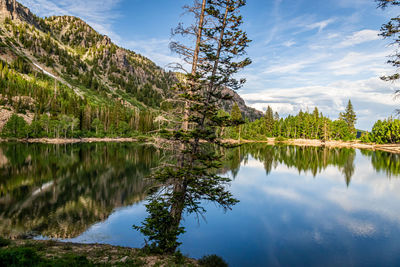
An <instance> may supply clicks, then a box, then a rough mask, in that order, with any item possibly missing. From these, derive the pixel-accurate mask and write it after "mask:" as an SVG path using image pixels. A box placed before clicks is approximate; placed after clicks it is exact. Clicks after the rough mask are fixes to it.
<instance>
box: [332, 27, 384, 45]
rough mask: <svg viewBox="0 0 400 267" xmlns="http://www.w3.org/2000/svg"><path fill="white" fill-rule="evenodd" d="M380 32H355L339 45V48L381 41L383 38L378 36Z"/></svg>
mask: <svg viewBox="0 0 400 267" xmlns="http://www.w3.org/2000/svg"><path fill="white" fill-rule="evenodd" d="M378 34H379V31H375V30H362V31H358V32H354V33H353V34H352V35H350V36H348V37H347V38H346V39H345V40H344V41H343V42H341V43H340V44H339V47H348V46H354V45H358V44H362V43H365V42H369V41H374V40H379V39H381V37H379V36H378Z"/></svg>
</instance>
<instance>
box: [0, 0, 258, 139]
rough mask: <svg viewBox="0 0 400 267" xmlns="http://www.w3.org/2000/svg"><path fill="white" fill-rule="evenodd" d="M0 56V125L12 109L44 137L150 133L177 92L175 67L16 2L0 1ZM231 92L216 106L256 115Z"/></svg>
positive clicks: (76, 22)
mask: <svg viewBox="0 0 400 267" xmlns="http://www.w3.org/2000/svg"><path fill="white" fill-rule="evenodd" d="M0 60H1V62H0V76H1V81H0V95H1V97H0V100H1V102H0V105H1V106H0V107H1V111H0V128H2V126H3V125H4V124H5V122H6V121H7V120H8V118H9V117H10V116H11V114H13V113H14V112H16V113H19V115H20V116H21V117H24V119H25V121H27V122H29V123H31V122H33V123H37V124H38V125H37V126H38V131H41V132H42V133H43V132H46V135H50V133H52V135H54V136H60V135H62V134H65V136H66V135H74V128H75V130H77V132H78V133H79V132H90V131H92V132H96V134H99V133H100V132H102V133H105V134H109V133H115V134H123V133H126V132H128V131H130V130H134V131H142V132H147V131H150V130H151V129H152V127H153V126H154V119H155V117H157V116H158V115H160V113H164V114H162V115H163V116H164V117H168V109H163V108H162V107H163V102H164V103H167V102H168V99H171V98H175V97H176V93H175V92H173V91H172V90H171V87H172V86H173V84H174V83H175V82H176V81H177V78H176V74H175V73H173V72H166V71H164V70H163V69H162V68H160V67H158V66H157V65H156V64H155V63H153V62H152V61H151V60H149V59H147V58H146V57H143V56H141V55H139V54H137V53H135V52H133V51H130V50H127V49H124V48H121V47H119V46H117V45H115V44H114V43H113V42H112V41H111V40H110V38H109V37H107V36H104V35H101V34H99V33H98V32H96V31H95V30H94V29H93V28H92V27H90V26H89V25H88V24H86V23H85V22H84V21H82V20H81V19H79V18H76V17H71V16H54V17H49V18H39V17H37V16H35V15H34V14H32V13H31V12H30V11H29V9H28V8H26V7H24V6H22V5H21V4H20V3H18V2H16V1H15V0H0ZM231 94H232V96H233V99H232V100H229V101H227V102H225V103H221V108H224V109H225V110H226V111H230V109H231V107H232V105H233V103H234V102H238V104H239V106H240V107H241V108H242V111H243V113H244V114H245V116H247V117H248V118H249V119H251V120H252V119H255V118H257V117H260V116H261V113H260V112H258V111H256V110H254V109H251V108H248V107H246V105H245V103H244V101H243V100H242V99H241V98H240V97H239V96H238V95H237V94H236V93H235V92H233V91H232V92H231ZM163 110H164V112H163ZM52 120H53V124H54V127H53V129H48V126H49V125H50V124H51V123H50V122H51V121H52ZM46 123H47V126H46ZM43 127H45V129H43ZM31 131H32V130H31ZM71 131H72V132H71ZM33 135H34V134H33Z"/></svg>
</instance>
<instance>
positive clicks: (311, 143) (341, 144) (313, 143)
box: [223, 138, 400, 154]
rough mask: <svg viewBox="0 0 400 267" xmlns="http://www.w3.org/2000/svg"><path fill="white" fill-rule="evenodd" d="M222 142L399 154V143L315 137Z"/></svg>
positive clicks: (228, 140) (225, 141)
mask: <svg viewBox="0 0 400 267" xmlns="http://www.w3.org/2000/svg"><path fill="white" fill-rule="evenodd" d="M223 142H224V143H229V144H257V143H260V144H268V145H277V144H286V145H293V146H303V147H328V148H354V149H367V150H374V151H375V150H379V151H385V152H390V153H394V154H400V144H386V145H378V144H371V143H369V144H366V143H361V141H336V140H330V141H325V142H323V141H321V140H316V139H288V140H285V141H277V140H276V138H268V140H264V141H258V140H241V141H240V142H239V141H238V140H232V139H227V140H223Z"/></svg>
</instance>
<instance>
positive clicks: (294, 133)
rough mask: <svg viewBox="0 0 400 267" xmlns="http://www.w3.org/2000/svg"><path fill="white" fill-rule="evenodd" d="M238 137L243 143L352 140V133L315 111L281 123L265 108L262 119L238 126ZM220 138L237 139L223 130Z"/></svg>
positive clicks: (234, 130)
mask: <svg viewBox="0 0 400 267" xmlns="http://www.w3.org/2000/svg"><path fill="white" fill-rule="evenodd" d="M241 135H242V137H243V139H247V140H266V139H267V138H268V137H281V138H286V139H287V138H293V139H298V138H306V139H320V140H328V139H335V140H352V139H354V138H355V129H354V126H351V127H350V126H349V125H348V124H347V122H346V121H345V120H336V121H331V120H330V119H329V118H327V117H324V116H323V115H322V113H319V111H318V109H317V108H315V109H314V111H313V112H312V113H309V112H303V111H300V112H299V113H298V114H297V115H296V116H292V115H289V116H288V117H286V118H284V119H283V118H279V114H277V113H276V112H275V114H274V112H273V110H272V108H271V107H268V109H267V112H266V115H265V117H264V118H261V119H258V120H256V121H254V122H247V123H246V124H244V125H242V127H241ZM224 137H225V138H237V128H233V127H232V128H230V129H227V130H226V131H225V132H224Z"/></svg>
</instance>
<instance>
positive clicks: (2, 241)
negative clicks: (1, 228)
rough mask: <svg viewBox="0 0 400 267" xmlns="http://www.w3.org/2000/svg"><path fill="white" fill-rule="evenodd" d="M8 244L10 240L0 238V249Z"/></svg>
mask: <svg viewBox="0 0 400 267" xmlns="http://www.w3.org/2000/svg"><path fill="white" fill-rule="evenodd" d="M10 244H11V241H10V240H8V239H4V238H2V237H0V248H1V247H6V246H8V245H10Z"/></svg>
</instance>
